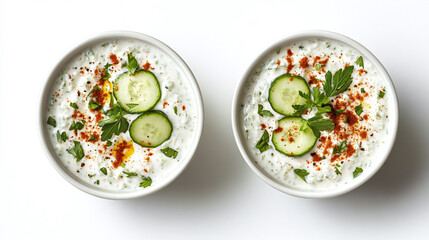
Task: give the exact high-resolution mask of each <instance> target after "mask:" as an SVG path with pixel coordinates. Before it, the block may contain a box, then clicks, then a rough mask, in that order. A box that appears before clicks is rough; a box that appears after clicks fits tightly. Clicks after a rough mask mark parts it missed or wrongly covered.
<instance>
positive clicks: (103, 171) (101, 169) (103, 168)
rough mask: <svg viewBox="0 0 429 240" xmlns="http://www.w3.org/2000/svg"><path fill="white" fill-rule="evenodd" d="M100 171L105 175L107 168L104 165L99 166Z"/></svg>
mask: <svg viewBox="0 0 429 240" xmlns="http://www.w3.org/2000/svg"><path fill="white" fill-rule="evenodd" d="M100 171H101V172H102V173H103V174H104V175H107V169H106V168H105V167H102V168H100Z"/></svg>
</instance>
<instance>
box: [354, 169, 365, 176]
mask: <svg viewBox="0 0 429 240" xmlns="http://www.w3.org/2000/svg"><path fill="white" fill-rule="evenodd" d="M362 172H363V169H362V168H360V167H357V168H356V169H355V171H354V172H353V178H356V177H357V176H359V175H360V174H361V173H362Z"/></svg>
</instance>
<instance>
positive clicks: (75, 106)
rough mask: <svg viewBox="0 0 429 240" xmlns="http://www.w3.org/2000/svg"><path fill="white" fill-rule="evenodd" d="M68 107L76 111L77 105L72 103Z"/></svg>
mask: <svg viewBox="0 0 429 240" xmlns="http://www.w3.org/2000/svg"><path fill="white" fill-rule="evenodd" d="M70 107H72V108H74V109H77V108H78V107H77V104H76V103H74V102H71V103H70Z"/></svg>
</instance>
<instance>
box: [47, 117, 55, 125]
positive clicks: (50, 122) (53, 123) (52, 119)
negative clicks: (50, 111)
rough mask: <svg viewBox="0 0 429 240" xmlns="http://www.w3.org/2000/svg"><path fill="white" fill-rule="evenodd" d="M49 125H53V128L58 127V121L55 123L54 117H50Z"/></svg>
mask: <svg viewBox="0 0 429 240" xmlns="http://www.w3.org/2000/svg"><path fill="white" fill-rule="evenodd" d="M47 123H48V124H49V125H51V126H52V127H56V126H57V121H55V119H54V118H53V117H51V116H49V117H48V121H47Z"/></svg>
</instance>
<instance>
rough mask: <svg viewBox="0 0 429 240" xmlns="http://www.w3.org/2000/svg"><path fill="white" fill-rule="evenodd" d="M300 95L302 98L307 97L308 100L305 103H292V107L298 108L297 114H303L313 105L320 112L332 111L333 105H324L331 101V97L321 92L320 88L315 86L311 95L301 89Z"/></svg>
mask: <svg viewBox="0 0 429 240" xmlns="http://www.w3.org/2000/svg"><path fill="white" fill-rule="evenodd" d="M299 95H300V96H301V97H302V98H305V100H306V102H305V103H304V105H292V107H293V108H294V109H295V110H296V113H295V115H301V114H302V112H304V111H305V110H307V109H311V108H313V107H317V109H318V112H320V113H326V112H330V111H331V107H329V106H323V105H325V104H327V103H329V98H328V97H327V96H326V95H325V94H324V93H321V92H320V88H318V87H314V88H313V90H312V91H311V95H310V94H306V93H303V92H301V91H299ZM312 97H313V99H312ZM322 106H323V107H322Z"/></svg>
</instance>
